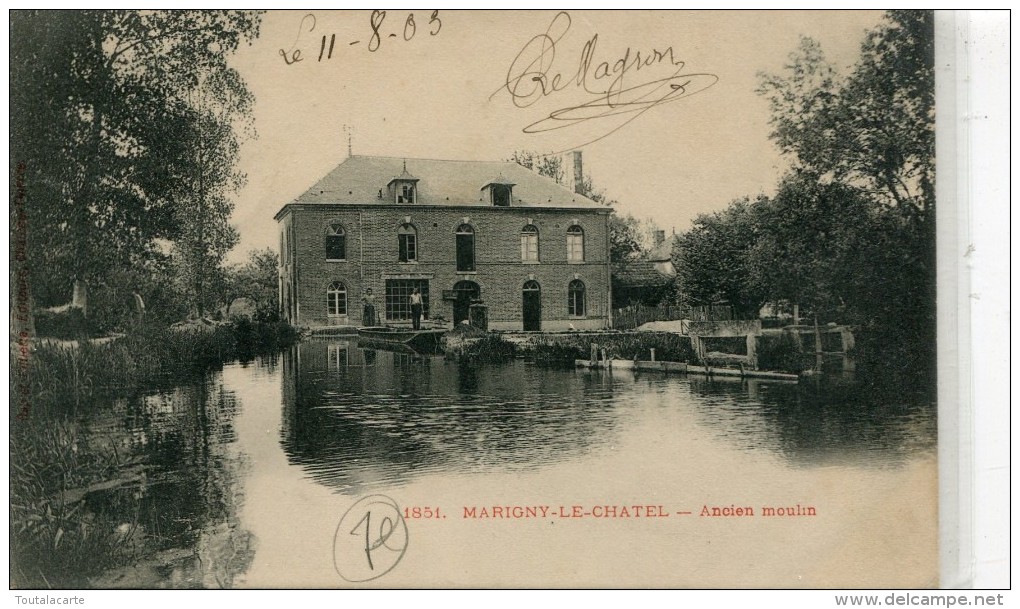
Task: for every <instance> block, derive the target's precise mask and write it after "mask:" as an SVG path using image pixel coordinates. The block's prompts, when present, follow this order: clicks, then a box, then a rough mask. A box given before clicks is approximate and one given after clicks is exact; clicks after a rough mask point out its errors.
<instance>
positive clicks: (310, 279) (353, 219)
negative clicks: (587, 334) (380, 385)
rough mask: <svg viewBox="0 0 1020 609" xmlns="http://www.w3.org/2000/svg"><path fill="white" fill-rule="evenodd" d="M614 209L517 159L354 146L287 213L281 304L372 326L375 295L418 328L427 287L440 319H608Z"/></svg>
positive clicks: (512, 325) (505, 326)
mask: <svg viewBox="0 0 1020 609" xmlns="http://www.w3.org/2000/svg"><path fill="white" fill-rule="evenodd" d="M578 160H579V159H578ZM578 174H580V172H578ZM609 211H610V210H609V209H608V208H607V207H605V206H602V205H599V204H598V203H596V202H594V201H592V200H590V199H588V198H586V197H583V196H581V195H579V194H577V193H575V192H573V191H572V190H570V189H568V188H565V187H563V186H561V185H559V184H557V183H556V182H555V181H553V180H551V179H549V178H546V177H544V176H540V175H538V174H537V173H535V172H533V171H531V170H529V169H526V168H524V167H521V166H520V165H518V164H516V163H512V162H477V161H442V160H433V159H406V160H405V159H399V158H388V157H366V156H352V157H350V158H348V159H347V160H346V161H344V162H343V163H342V164H340V165H339V166H338V167H337V168H336V169H334V170H333V171H331V172H330V173H329V174H328V175H327V176H326V177H325V178H323V179H322V180H320V181H319V182H318V183H317V184H316V185H314V186H313V187H312V188H311V189H309V190H308V191H307V192H306V193H304V194H303V195H301V196H300V197H298V198H297V199H296V200H295V201H293V202H291V203H289V204H287V205H285V206H284V207H283V208H282V209H281V210H280V211H279V212H278V213H277V214H276V220H277V222H278V224H279V228H280V235H279V237H280V303H281V314H282V315H283V316H284V318H285V319H287V320H288V321H290V322H291V323H293V324H295V325H299V326H324V325H351V326H362V325H366V324H367V323H369V320H365V319H363V318H362V314H363V302H364V300H365V299H366V297H368V298H369V299H370V300H372V301H374V307H375V310H376V313H377V317H378V322H379V323H382V324H385V325H390V326H403V325H410V324H411V308H410V295H411V293H412V291H413V290H414V289H418V290H419V293H420V294H421V296H422V300H423V305H424V313H425V319H426V320H429V321H431V322H432V324H433V325H435V324H447V325H449V324H456V323H460V322H461V321H463V320H465V319H467V318H468V315H469V310H470V307H471V305H472V304H478V303H481V304H484V306H485V307H486V308H487V317H488V325H489V328H490V329H497V330H525V331H558V330H569V329H577V330H585V329H601V328H606V327H609V326H610V324H611V306H610V302H611V301H610V296H611V295H610V271H609V224H608V218H609ZM369 290H371V295H369Z"/></svg>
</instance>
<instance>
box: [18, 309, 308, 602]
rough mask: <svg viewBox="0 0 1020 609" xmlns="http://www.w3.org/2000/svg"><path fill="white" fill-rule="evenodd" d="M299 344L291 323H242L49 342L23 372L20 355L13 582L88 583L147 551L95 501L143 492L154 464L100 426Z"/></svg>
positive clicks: (130, 528)
mask: <svg viewBox="0 0 1020 609" xmlns="http://www.w3.org/2000/svg"><path fill="white" fill-rule="evenodd" d="M297 339H298V334H297V332H296V331H295V330H294V329H293V328H292V327H291V326H289V325H288V324H286V323H283V322H262V323H258V322H254V321H252V320H250V319H248V318H247V317H239V318H236V319H234V320H233V321H232V322H229V323H221V324H214V325H212V326H199V325H197V324H196V325H193V326H190V327H189V326H185V327H183V328H181V329H174V328H169V327H166V326H162V325H160V324H155V323H153V324H146V325H142V326H139V327H136V328H134V329H133V330H132V331H131V332H130V333H128V334H127V335H126V336H123V337H121V338H118V339H116V340H111V341H108V342H103V343H100V344H97V343H94V342H92V341H88V340H82V341H80V342H76V343H73V344H67V343H49V344H41V345H37V346H36V347H35V348H33V349H32V351H31V352H30V354H29V357H28V358H27V359H26V360H24V361H25V364H24V366H23V368H21V369H19V367H18V359H17V358H12V362H11V379H12V382H11V385H10V400H11V404H12V405H19V407H17V408H15V407H12V409H11V411H10V421H9V428H10V456H11V481H10V482H11V544H12V550H11V551H12V574H11V581H12V585H14V586H15V587H43V588H45V587H71V588H77V587H83V586H85V585H86V584H87V581H86V578H88V577H90V576H92V575H94V574H98V573H101V572H103V571H104V570H105V569H108V568H111V567H113V566H117V565H123V564H128V563H129V562H130V561H131V560H132V559H133V558H134V557H135V556H137V555H138V552H140V548H139V547H138V543H139V542H140V539H141V537H142V536H141V534H140V533H138V532H137V531H136V528H137V525H138V523H137V522H135V523H133V524H132V523H127V524H125V523H123V522H114V521H113V520H110V521H106V520H105V518H106V517H104V516H103V514H102V513H100V512H97V511H96V509H94V508H90V507H89V506H88V505H87V502H86V501H85V499H86V497H87V495H89V494H90V493H94V492H105V491H109V490H111V489H116V488H118V487H120V486H122V485H125V484H127V483H135V485H136V486H137V484H138V483H139V480H141V478H139V476H142V475H143V474H142V468H143V466H144V465H145V463H144V462H143V461H142V460H140V459H141V457H140V456H139V455H138V454H136V452H135V451H133V450H132V447H131V446H125V445H122V444H119V442H118V440H117V434H115V433H114V434H110V435H106V434H102V435H95V434H93V433H92V432H91V431H90V430H91V429H92V424H91V423H90V422H92V421H95V420H97V419H102V418H103V417H106V416H109V413H110V412H111V411H112V410H114V409H115V407H116V406H117V404H119V403H120V402H121V401H123V400H130V399H135V398H137V397H138V396H140V395H146V394H148V393H151V392H153V391H167V390H171V389H173V388H175V387H178V386H181V385H182V384H188V383H192V384H201V383H203V382H204V379H205V376H206V375H207V374H208V373H209V372H210V371H212V370H216V369H218V368H219V367H220V366H221V365H222V364H223V363H224V362H227V361H231V360H237V359H240V360H242V361H245V360H251V359H252V358H254V357H256V356H257V355H275V354H277V353H279V351H280V350H281V349H282V348H284V347H286V346H288V345H290V344H293V343H294V342H296V341H297ZM110 518H113V517H112V516H111V517H110ZM69 578H70V579H69Z"/></svg>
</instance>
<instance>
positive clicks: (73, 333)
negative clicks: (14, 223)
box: [34, 307, 89, 340]
mask: <svg viewBox="0 0 1020 609" xmlns="http://www.w3.org/2000/svg"><path fill="white" fill-rule="evenodd" d="M34 317H35V332H36V334H38V335H39V336H45V337H48V338H57V339H60V340H76V339H79V338H83V337H86V336H88V333H89V331H88V330H89V328H88V321H87V320H86V319H85V315H84V314H82V311H81V309H79V308H77V307H68V308H67V309H66V310H64V311H59V312H57V311H49V310H47V309H40V310H38V311H36V312H35V314H34Z"/></svg>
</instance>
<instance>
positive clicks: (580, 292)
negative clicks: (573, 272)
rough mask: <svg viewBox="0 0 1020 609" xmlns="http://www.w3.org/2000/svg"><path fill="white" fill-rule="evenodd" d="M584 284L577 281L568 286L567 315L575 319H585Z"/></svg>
mask: <svg viewBox="0 0 1020 609" xmlns="http://www.w3.org/2000/svg"><path fill="white" fill-rule="evenodd" d="M584 305H585V303H584V282H583V281H581V280H580V279H575V280H573V281H571V282H570V285H568V286H567V314H568V315H571V316H573V317H584V315H585V307H584Z"/></svg>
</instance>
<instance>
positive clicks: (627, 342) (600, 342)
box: [525, 332, 699, 367]
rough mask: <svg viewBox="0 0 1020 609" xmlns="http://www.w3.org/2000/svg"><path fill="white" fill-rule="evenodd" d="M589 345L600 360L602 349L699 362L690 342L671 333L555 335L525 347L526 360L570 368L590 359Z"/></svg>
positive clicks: (612, 355)
mask: <svg viewBox="0 0 1020 609" xmlns="http://www.w3.org/2000/svg"><path fill="white" fill-rule="evenodd" d="M592 345H597V347H598V349H599V357H602V355H601V352H602V350H603V349H604V350H605V352H606V355H607V356H608V357H610V358H616V359H629V360H638V361H649V360H651V357H652V353H651V350H652V349H655V359H656V361H663V362H687V363H689V364H696V363H698V362H699V360H698V356H697V354H696V353H695V352H694V349H693V348H692V347H691V339H690V338H688V337H686V336H680V335H678V334H674V333H672V332H628V333H619V334H616V333H614V334H601V333H600V334H583V333H576V334H555V335H549V336H544V337H541V338H539V339H537V340H536V341H534V342H532V343H529V344H528V345H527V346H526V347H525V353H526V357H529V358H531V359H532V360H533V361H535V362H537V363H541V364H544V365H550V366H556V367H558V366H563V367H573V366H574V362H575V360H579V359H584V360H586V359H590V358H591V349H592Z"/></svg>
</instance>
